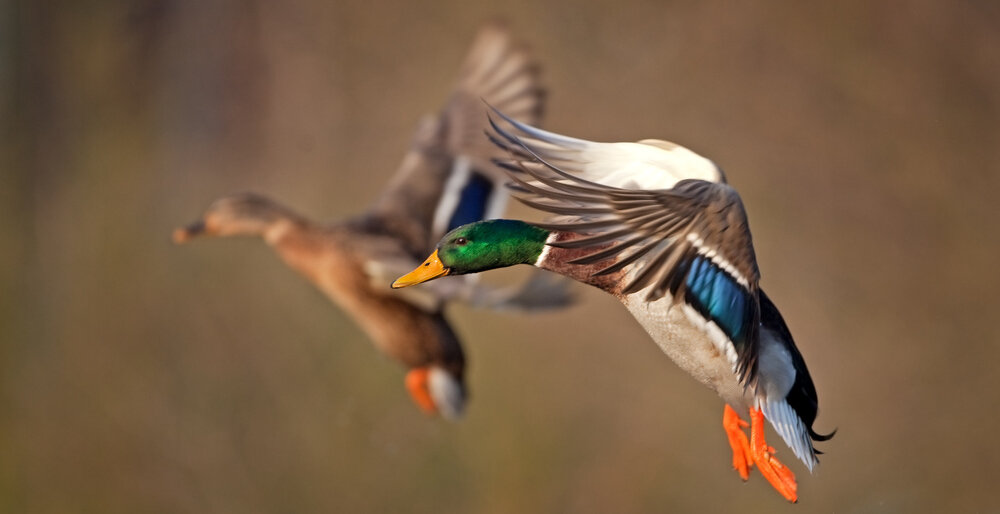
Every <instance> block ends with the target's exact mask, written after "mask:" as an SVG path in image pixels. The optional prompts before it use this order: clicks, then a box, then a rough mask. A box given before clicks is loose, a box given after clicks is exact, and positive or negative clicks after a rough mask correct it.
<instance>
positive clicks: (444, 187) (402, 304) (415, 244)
mask: <svg viewBox="0 0 1000 514" xmlns="http://www.w3.org/2000/svg"><path fill="white" fill-rule="evenodd" d="M544 97H545V95H544V91H543V89H542V87H541V85H540V81H539V77H538V66H537V63H536V61H535V59H534V58H533V56H532V55H531V54H530V53H529V52H528V51H526V49H525V48H524V47H523V46H521V45H519V44H518V43H517V42H515V41H514V39H513V38H512V36H511V34H510V32H509V30H508V29H507V28H506V27H505V26H504V25H503V24H502V23H490V24H487V25H486V26H484V27H483V28H482V29H481V30H480V31H479V32H478V34H477V36H476V37H475V40H474V41H473V43H472V46H471V48H470V50H469V52H468V54H467V56H466V58H465V61H464V64H463V65H462V67H461V71H460V73H459V76H458V80H457V83H456V85H455V87H454V89H453V91H452V92H451V94H450V96H449V98H448V100H447V102H446V104H445V105H444V108H443V109H442V110H441V111H440V113H439V114H438V115H437V116H432V117H428V118H426V119H425V120H423V122H422V123H421V125H420V126H419V127H418V130H417V132H416V134H415V136H414V139H413V142H412V145H411V147H410V149H409V151H408V152H407V154H406V155H405V157H404V158H403V161H402V163H401V165H400V167H399V169H398V171H397V172H396V174H395V176H394V177H393V178H392V180H391V182H390V183H389V185H388V187H387V188H386V189H385V190H384V191H383V193H382V194H381V196H380V197H379V198H378V199H377V200H376V201H375V202H374V205H372V206H371V208H370V209H368V210H367V211H366V212H364V213H363V214H361V215H359V216H356V217H353V218H350V219H347V220H344V221H339V222H335V223H329V224H318V223H315V222H313V221H310V220H309V219H307V218H306V217H304V216H302V215H300V214H298V213H297V212H295V211H294V210H293V209H291V208H289V207H286V206H284V205H281V204H279V203H278V202H276V201H274V200H271V199H268V198H265V197H263V196H260V195H256V194H237V195H232V196H227V197H224V198H220V199H218V200H216V201H215V202H214V203H212V204H211V205H210V206H209V207H208V209H207V211H206V212H205V213H204V214H203V215H202V217H201V219H199V220H198V221H196V222H194V223H192V224H190V225H188V226H186V227H183V228H179V229H177V230H176V231H175V232H174V240H175V241H176V242H178V243H184V242H187V241H189V240H191V239H192V238H195V237H229V236H256V237H260V238H262V239H263V240H264V242H265V243H267V244H268V245H269V246H271V247H272V248H273V249H274V250H275V251H276V252H277V253H278V255H279V256H280V257H281V259H282V260H283V261H284V262H285V264H287V265H288V266H289V267H291V268H292V269H294V270H295V271H297V272H299V273H300V274H301V275H303V276H304V277H305V278H306V279H307V280H309V281H310V282H312V283H313V284H315V285H316V287H318V288H319V289H320V290H321V291H322V292H323V293H325V294H326V295H327V296H328V297H329V298H330V299H331V300H332V301H333V302H334V303H336V304H338V305H339V306H340V307H341V308H343V309H344V310H345V311H347V312H348V313H349V314H350V315H351V316H352V318H353V319H354V320H355V321H356V322H357V323H358V325H359V326H360V327H361V328H362V329H363V330H364V331H365V332H366V333H367V335H368V336H369V337H370V338H371V340H372V341H373V342H374V344H375V346H376V347H377V348H378V349H379V350H380V351H381V352H382V353H384V354H386V355H388V356H389V357H391V358H393V359H394V360H396V361H398V362H400V363H402V364H403V365H404V366H405V367H406V368H407V369H408V373H407V375H406V378H405V384H406V388H407V390H408V391H409V393H410V395H411V396H412V398H413V400H414V402H415V403H416V404H417V405H418V406H419V407H421V408H422V409H423V410H424V411H426V412H428V413H439V414H441V415H442V416H444V417H446V418H449V419H453V418H456V417H458V416H459V415H460V414H461V413H462V412H463V410H464V407H465V403H466V398H467V396H468V394H467V390H466V385H465V366H466V358H465V354H464V352H463V350H462V346H461V345H460V343H459V338H458V336H457V335H456V334H455V332H454V330H453V329H452V327H451V325H450V324H449V323H448V321H447V319H446V318H445V315H444V308H445V306H446V304H447V303H448V302H449V301H455V300H458V301H465V302H467V303H470V304H473V305H475V306H479V307H489V308H497V309H522V310H537V309H545V308H553V307H561V306H564V305H567V304H568V303H569V301H570V297H569V294H568V292H567V290H566V288H565V287H561V286H559V285H555V286H554V287H553V283H552V282H551V281H550V280H547V279H541V277H536V278H538V280H530V281H529V282H528V283H527V285H525V286H524V287H523V288H519V289H504V290H500V289H493V288H489V287H486V286H485V285H483V284H478V283H476V282H475V281H473V280H468V279H470V278H473V277H465V278H459V279H456V280H455V281H453V282H451V283H448V284H442V287H439V288H435V289H432V290H428V291H413V292H416V293H417V294H412V293H408V292H405V291H402V292H401V291H392V290H389V289H388V288H386V287H385V284H386V283H388V282H389V281H390V280H391V279H392V278H393V277H395V276H398V275H399V274H400V273H402V272H403V271H405V270H408V269H410V268H412V267H413V266H414V265H416V264H417V263H419V262H420V259H422V258H423V257H424V256H425V255H427V253H428V252H429V251H430V250H432V249H433V248H434V244H435V242H436V241H437V240H438V239H439V238H440V237H441V236H442V235H443V234H445V233H446V232H448V231H449V230H451V229H453V228H455V227H458V226H460V225H463V224H466V223H469V222H473V221H477V220H483V219H488V218H495V217H497V216H499V215H500V214H501V213H502V212H503V209H504V206H505V204H506V201H507V197H508V192H507V190H506V189H505V188H504V187H502V184H503V182H504V180H505V176H504V173H503V171H502V170H500V169H499V168H497V167H496V165H495V164H494V163H493V162H492V160H493V159H494V158H496V157H497V156H499V155H503V152H502V151H501V150H500V149H498V148H496V147H495V146H493V145H492V144H490V143H489V141H486V140H485V139H484V138H483V137H482V130H483V126H484V124H485V120H486V107H485V106H484V104H483V99H486V100H488V101H490V102H492V103H494V104H496V105H498V106H503V108H504V109H506V110H509V112H511V113H512V116H514V117H516V118H518V119H522V120H525V121H529V122H532V123H534V122H537V121H538V120H539V118H540V116H541V112H542V108H543V104H544ZM400 293H403V294H400Z"/></svg>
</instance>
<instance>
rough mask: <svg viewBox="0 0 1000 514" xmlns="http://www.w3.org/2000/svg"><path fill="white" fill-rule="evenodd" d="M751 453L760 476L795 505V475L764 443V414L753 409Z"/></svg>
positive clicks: (772, 449) (751, 414) (796, 496)
mask: <svg viewBox="0 0 1000 514" xmlns="http://www.w3.org/2000/svg"><path fill="white" fill-rule="evenodd" d="M734 414H735V412H734ZM750 452H751V455H752V457H753V461H754V463H756V464H757V469H758V470H760V474H761V475H764V478H766V479H767V481H768V482H770V484H771V486H772V487H774V488H775V489H776V490H777V491H778V493H780V494H781V496H784V497H785V499H786V500H788V501H790V502H792V503H795V501H796V500H798V495H797V493H796V491H797V490H798V484H797V483H796V482H795V474H793V473H792V470H790V469H788V467H787V466H785V465H784V464H782V463H781V462H779V461H778V459H776V458H775V457H774V448H772V447H770V446H768V445H767V442H765V441H764V413H763V412H761V411H760V410H758V409H755V408H753V407H751V408H750ZM734 461H735V458H734Z"/></svg>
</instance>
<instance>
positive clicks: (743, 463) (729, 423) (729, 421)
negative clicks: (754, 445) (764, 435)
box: [722, 405, 753, 481]
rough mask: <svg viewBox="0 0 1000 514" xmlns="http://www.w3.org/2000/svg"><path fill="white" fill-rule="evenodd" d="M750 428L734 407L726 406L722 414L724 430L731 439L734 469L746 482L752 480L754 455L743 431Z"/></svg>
mask: <svg viewBox="0 0 1000 514" xmlns="http://www.w3.org/2000/svg"><path fill="white" fill-rule="evenodd" d="M748 426H750V424H749V423H747V422H746V421H743V420H742V419H740V415H739V414H737V413H736V411H735V410H733V408H732V407H730V406H729V405H726V409H725V411H723V413H722V428H723V429H725V431H726V436H727V437H728V438H729V446H730V447H731V448H732V449H733V468H734V469H735V470H736V472H737V473H739V474H740V478H742V479H743V480H744V481H746V480H747V479H748V478H750V468H751V467H752V466H753V454H752V453H750V441H748V440H747V435H746V434H745V433H743V429H744V428H746V427H748Z"/></svg>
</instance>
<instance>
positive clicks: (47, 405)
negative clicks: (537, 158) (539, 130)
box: [0, 0, 1000, 513]
mask: <svg viewBox="0 0 1000 514" xmlns="http://www.w3.org/2000/svg"><path fill="white" fill-rule="evenodd" d="M543 4H544V5H543ZM497 14H500V15H504V16H506V17H508V18H509V19H510V20H511V21H512V24H513V26H514V28H515V30H516V32H517V33H518V34H519V35H520V36H522V37H524V38H525V39H526V40H527V41H529V42H530V43H531V44H532V46H533V47H534V48H535V50H536V51H537V53H538V55H539V56H540V58H541V60H542V61H543V63H544V64H545V71H546V78H547V83H548V84H549V85H550V88H551V96H550V109H549V116H548V118H547V121H546V126H547V127H550V128H552V129H553V130H556V131H559V132H563V133H568V134H572V135H577V136H581V137H586V138H589V139H596V140H635V139H639V138H646V137H659V138H666V139H672V140H675V141H677V142H679V143H682V144H685V145H688V146H690V147H692V148H694V149H695V150H697V151H700V152H702V153H704V154H706V155H708V156H710V157H711V158H713V159H714V160H716V161H717V162H718V163H720V165H721V166H722V167H723V168H724V169H726V171H727V173H728V176H729V178H730V181H731V182H732V183H733V184H734V185H735V186H736V187H737V188H739V189H740V190H741V191H742V193H743V195H744V200H745V202H746V205H747V208H748V211H749V214H750V219H751V224H752V227H753V230H754V236H755V239H756V242H757V250H758V257H759V260H760V263H761V266H762V272H763V284H764V287H766V288H767V290H768V292H769V294H770V295H771V297H772V298H773V299H774V300H775V301H776V302H777V303H778V305H779V306H780V307H781V308H782V311H783V312H784V314H785V317H786V318H787V320H788V321H789V324H790V326H791V329H792V331H793V333H794V334H795V336H796V339H797V341H798V343H799V346H800V348H801V349H802V352H803V354H804V355H805V357H806V360H807V362H808V363H809V365H810V369H811V371H812V374H813V378H814V380H815V382H816V385H817V388H818V390H819V394H820V409H821V412H820V417H819V419H818V423H817V429H818V430H820V431H828V430H830V429H832V428H834V427H837V428H839V430H840V432H839V433H838V436H837V437H836V438H835V439H834V440H833V441H831V442H829V443H826V444H823V445H822V446H821V449H822V450H824V451H826V453H827V455H826V456H825V457H824V458H823V464H822V466H821V468H820V469H819V471H818V472H817V473H816V474H815V475H814V476H812V477H810V476H808V475H807V473H806V472H805V471H804V470H803V468H802V467H801V466H798V465H797V464H792V467H793V469H795V470H796V471H797V472H798V473H799V478H800V498H801V499H800V505H798V506H795V507H792V506H787V505H784V503H783V502H782V500H781V499H780V498H779V497H778V495H777V494H775V493H774V492H773V491H771V490H770V488H769V486H768V485H767V484H766V483H765V482H764V480H763V479H762V478H761V477H760V476H759V474H754V475H753V476H751V480H750V482H749V483H748V484H746V485H742V484H740V483H739V479H738V478H737V476H736V474H735V473H734V472H732V471H731V470H730V469H729V455H728V447H727V445H726V443H725V438H724V435H723V432H722V430H721V426H720V418H721V414H722V404H721V402H719V401H718V400H717V399H716V398H715V397H714V395H713V394H712V393H711V392H710V391H708V390H707V389H703V388H701V387H700V386H699V385H697V384H696V383H694V381H693V380H691V379H689V378H688V377H686V376H684V375H683V374H682V373H681V372H679V371H678V370H677V369H676V368H675V367H674V366H673V365H672V364H671V363H670V362H669V360H668V359H667V358H666V357H664V356H663V355H662V354H661V353H660V352H659V350H658V349H657V348H656V347H655V346H654V345H652V344H650V343H649V341H648V340H647V337H646V336H645V334H643V333H642V332H641V330H640V329H638V327H637V326H636V325H635V323H634V322H633V321H632V320H631V319H630V318H629V317H628V315H627V314H626V313H625V312H624V310H623V309H620V308H619V307H618V306H617V305H616V304H615V303H614V301H613V300H612V299H611V298H606V297H604V296H602V295H600V294H599V293H598V292H597V291H589V290H583V289H582V288H581V298H582V300H583V302H582V305H580V306H578V307H576V308H574V309H572V310H570V311H567V312H564V313H559V314H555V315H545V316H532V317H513V316H510V315H503V314H494V313H483V312H474V311H469V310H466V309H462V308H456V309H454V311H453V312H452V315H451V317H452V318H453V319H454V321H455V323H456V325H457V327H458V330H459V333H460V334H461V335H462V336H463V338H464V340H465V342H466V347H467V351H468V354H469V355H470V360H471V367H470V386H471V388H472V394H473V399H472V403H471V405H470V410H469V413H468V417H467V419H466V420H465V421H463V422H462V423H460V424H456V425H450V424H446V423H444V422H442V421H440V420H436V419H428V418H425V417H424V416H423V415H421V414H420V413H419V412H418V411H417V409H416V408H415V407H414V406H413V405H411V404H410V402H409V400H408V398H407V397H406V395H405V394H404V391H403V388H402V378H403V377H402V375H403V374H402V370H400V369H398V368H397V367H396V366H395V365H394V364H393V363H391V362H389V361H387V360H386V359H384V358H382V357H380V356H379V354H378V353H377V352H376V351H375V350H374V349H373V348H372V347H371V346H370V344H369V343H368V342H367V341H366V340H365V338H364V336H363V335H362V334H361V333H360V332H359V330H358V329H357V328H355V327H354V325H353V324H352V323H351V321H350V320H349V319H347V318H346V317H345V315H344V314H342V313H341V312H340V311H339V310H337V309H335V308H333V307H332V306H330V305H329V304H328V302H327V301H326V299H325V298H323V297H322V296H321V295H320V294H319V293H317V292H316V291H314V290H313V289H312V288H311V287H310V286H309V285H308V284H306V283H305V282H304V281H303V280H301V279H299V278H298V277H297V276H295V275H294V274H293V273H292V272H291V271H289V270H287V269H286V268H284V267H283V266H282V265H281V264H280V263H279V262H278V261H277V259H276V258H275V257H274V256H273V255H272V254H271V253H270V252H269V251H268V250H267V249H266V248H265V247H264V246H263V245H262V244H260V243H259V242H257V241H235V240H230V241H206V242H199V243H197V244H192V245H190V246H187V247H176V246H173V245H172V244H171V243H170V242H169V235H170V231H171V229H172V228H173V227H175V226H177V225H179V224H182V223H184V222H187V221H190V220H192V219H194V217H195V216H197V215H198V214H199V213H200V211H201V209H203V208H204V207H205V206H206V205H207V204H208V203H209V202H210V201H211V200H212V199H214V198H215V197H217V196H220V195H222V194H226V193H231V192H236V191H244V190H254V191H258V192H261V193H266V194H268V195H273V196H275V197H277V198H279V199H282V200H284V201H286V202H288V203H289V204H291V205H295V206H296V207H297V208H298V209H299V210H300V211H302V212H303V213H306V214H309V215H313V216H316V217H317V218H320V219H332V218H337V217H342V216H345V215H348V214H350V213H354V212H357V211H359V210H361V209H363V208H364V207H365V206H366V204H367V202H368V201H369V200H371V199H372V198H374V196H375V195H376V194H377V192H378V191H379V189H380V188H381V187H382V185H383V184H384V183H385V182H386V181H387V180H388V178H389V176H390V175H391V174H392V172H393V170H394V169H395V166H396V164H397V162H398V160H399V159H400V157H401V155H402V153H403V151H404V149H405V148H406V147H407V145H408V144H409V137H410V131H411V129H412V128H413V127H415V124H416V121H417V119H418V118H419V117H420V116H421V115H422V114H424V113H426V112H429V111H431V110H433V109H435V108H437V107H438V106H439V105H440V104H441V103H442V102H443V100H444V97H445V94H446V92H447V91H448V88H449V86H450V83H451V80H452V78H453V77H454V74H455V72H456V69H457V66H458V63H459V60H460V58H461V56H462V55H463V52H464V51H465V45H466V44H467V43H468V42H469V41H470V39H471V37H472V35H473V33H474V31H475V29H476V27H477V26H478V25H479V23H480V22H482V21H483V20H485V19H487V18H488V17H491V16H493V15H497ZM998 27H1000V7H998V5H997V4H995V3H992V2H976V1H956V2H932V1H929V0H926V1H913V2H906V3H888V2H865V1H860V0H851V1H847V2H826V3H812V4H811V5H806V4H805V3H800V2H792V1H786V2H766V3H742V4H741V3H734V2H722V1H708V2H653V1H645V2H643V1H637V2H626V3H617V4H615V7H614V8H612V7H610V6H609V5H607V4H605V3H603V2H582V3H580V2H569V1H566V0H559V1H555V2H546V3H542V2H529V1H521V0H515V1H512V2H506V3H503V4H502V5H501V4H496V5H486V4H475V5H473V4H469V3H467V2H461V1H457V0H456V1H441V2H435V3H432V4H421V3H418V2H405V1H395V2H376V3H375V4H373V3H371V2H328V1H320V0H291V1H287V2H263V1H250V0H246V1H237V0H209V1H204V0H202V1H197V0H158V1H157V0H148V1H134V2H127V1H114V0H92V1H85V2H76V1H68V0H52V1H41V2H33V1H27V0H21V1H17V0H15V1H14V2H12V3H6V4H4V5H3V6H2V7H0V38H2V39H0V93H2V97H3V103H2V106H0V109H2V110H0V120H2V123H3V131H4V133H3V134H4V137H3V139H2V141H0V149H2V154H0V166H2V171H0V244H2V251H0V284H2V290H3V292H4V294H3V295H2V296H0V337H2V349H3V353H2V360H0V364H2V366H3V371H2V375H0V380H2V382H0V384H2V385H0V387H2V390H0V402H2V403H0V405H2V409H0V455H2V458H0V511H3V512H25V513H27V512H30V513H64V512H100V513H111V512H123V513H125V512H129V513H131V512H199V513H204V512H245V513H252V512H331V511H333V512H477V513H502V512H639V511H655V512H664V511H678V512H685V511H701V512H720V511H723V510H724V509H725V510H729V511H734V510H735V509H740V510H741V511H747V512H773V511H776V510H778V509H799V510H800V511H803V510H804V511H820V512H918V511H924V512H961V511H966V512H967V511H984V510H993V509H996V506H997V500H996V499H995V498H996V497H995V495H994V494H995V493H994V492H993V491H992V486H993V482H994V480H993V479H992V477H993V476H994V475H995V472H996V471H995V470H996V467H997V465H998V464H1000V445H998V444H997V443H996V440H997V439H996V436H995V431H996V427H997V425H998V421H1000V418H998V416H997V413H996V412H995V406H996V405H998V404H1000V379H998V373H997V372H996V369H995V367H996V363H997V362H998V360H1000V348H998V343H1000V337H998V336H1000V333H998V325H997V322H996V319H997V314H996V312H995V310H996V308H997V306H998V305H1000V302H998V300H1000V298H998V294H997V291H998V287H1000V274H998V273H997V271H996V266H995V263H996V259H997V257H996V256H997V251H998V250H1000V231H998V230H997V228H996V227H995V225H994V223H995V220H996V219H997V215H998V214H1000V212H998V208H997V200H996V197H997V192H998V191H1000V187H998V186H1000V123H998V120H1000V66H998V63H1000V29H998ZM516 214H518V215H522V216H523V215H531V214H530V213H528V212H527V211H525V210H523V209H519V210H516ZM511 276H512V275H510V274H508V275H500V277H499V278H496V277H495V278H494V280H501V281H502V280H505V279H506V278H509V277H511ZM779 452H780V455H781V456H783V457H784V458H785V459H786V460H788V461H789V462H791V458H790V453H789V452H788V451H787V450H783V449H782V448H779Z"/></svg>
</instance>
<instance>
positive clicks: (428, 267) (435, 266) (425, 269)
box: [392, 250, 448, 289]
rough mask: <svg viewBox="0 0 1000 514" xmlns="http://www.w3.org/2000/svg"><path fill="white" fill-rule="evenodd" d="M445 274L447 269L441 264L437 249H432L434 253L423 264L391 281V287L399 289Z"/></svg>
mask: <svg viewBox="0 0 1000 514" xmlns="http://www.w3.org/2000/svg"><path fill="white" fill-rule="evenodd" d="M447 274H448V270H447V269H445V267H444V265H443V264H441V259H439V258H438V253H437V250H434V253H432V254H431V256H430V257H428V258H427V260H426V261H424V263H423V264H421V265H420V266H417V269H415V270H413V271H411V272H409V273H407V274H405V275H403V276H401V277H399V278H397V279H396V281H395V282H393V283H392V288H393V289H399V288H401V287H406V286H412V285H414V284H419V283H421V282H427V281H428V280H431V279H434V278H438V277H443V276H445V275H447Z"/></svg>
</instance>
